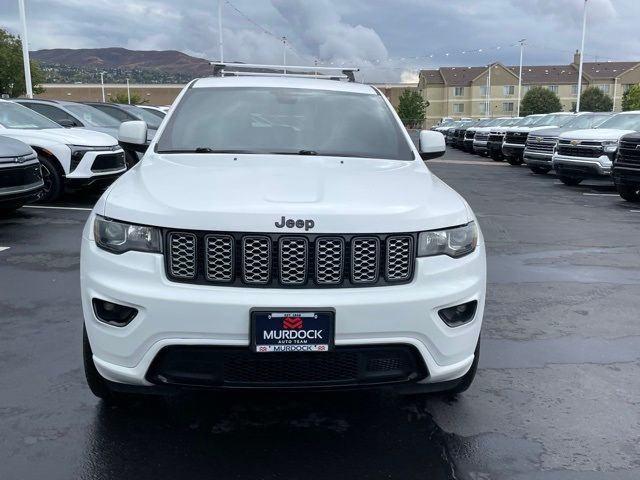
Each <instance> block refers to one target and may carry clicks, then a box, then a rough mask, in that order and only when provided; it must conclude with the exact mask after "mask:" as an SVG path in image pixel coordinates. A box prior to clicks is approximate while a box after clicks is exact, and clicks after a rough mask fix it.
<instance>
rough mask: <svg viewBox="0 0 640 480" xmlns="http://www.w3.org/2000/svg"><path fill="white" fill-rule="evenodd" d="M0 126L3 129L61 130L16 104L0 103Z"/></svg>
mask: <svg viewBox="0 0 640 480" xmlns="http://www.w3.org/2000/svg"><path fill="white" fill-rule="evenodd" d="M0 125H2V126H3V127H5V128H23V129H27V130H41V129H43V128H62V127H61V126H60V125H58V124H57V123H56V122H54V121H53V120H49V119H48V118H47V117H45V116H43V115H40V114H39V113H36V112H34V111H33V110H31V109H30V108H27V107H23V106H22V105H18V104H17V103H11V102H0Z"/></svg>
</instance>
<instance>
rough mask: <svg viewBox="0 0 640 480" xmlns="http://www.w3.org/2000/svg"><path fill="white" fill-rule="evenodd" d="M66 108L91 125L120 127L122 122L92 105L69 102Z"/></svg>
mask: <svg viewBox="0 0 640 480" xmlns="http://www.w3.org/2000/svg"><path fill="white" fill-rule="evenodd" d="M65 108H66V109H67V110H69V111H70V112H71V113H73V114H74V115H76V116H77V117H78V118H80V120H82V123H84V124H85V125H88V126H90V127H116V128H117V127H119V126H120V122H119V121H118V120H116V119H115V118H113V117H112V116H110V115H107V114H106V113H104V112H101V111H100V110H98V109H97V108H93V107H90V106H89V105H82V104H80V103H77V104H73V105H71V104H69V105H65Z"/></svg>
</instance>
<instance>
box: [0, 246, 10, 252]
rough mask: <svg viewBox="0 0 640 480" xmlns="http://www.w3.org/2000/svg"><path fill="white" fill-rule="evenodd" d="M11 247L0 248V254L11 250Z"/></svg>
mask: <svg viewBox="0 0 640 480" xmlns="http://www.w3.org/2000/svg"><path fill="white" fill-rule="evenodd" d="M10 248H11V247H0V252H4V251H5V250H9V249H10Z"/></svg>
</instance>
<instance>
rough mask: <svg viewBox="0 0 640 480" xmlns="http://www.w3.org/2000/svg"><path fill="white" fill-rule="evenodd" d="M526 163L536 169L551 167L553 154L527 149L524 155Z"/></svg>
mask: <svg viewBox="0 0 640 480" xmlns="http://www.w3.org/2000/svg"><path fill="white" fill-rule="evenodd" d="M522 158H523V160H524V163H526V164H527V165H530V166H534V167H551V161H552V160H553V153H540V152H531V151H529V150H527V149H526V148H525V150H524V154H523V157H522Z"/></svg>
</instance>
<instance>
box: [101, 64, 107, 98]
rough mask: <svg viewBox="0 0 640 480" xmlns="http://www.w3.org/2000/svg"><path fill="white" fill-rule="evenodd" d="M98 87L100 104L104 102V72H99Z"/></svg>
mask: <svg viewBox="0 0 640 480" xmlns="http://www.w3.org/2000/svg"><path fill="white" fill-rule="evenodd" d="M100 86H101V87H102V103H104V102H106V99H105V98H104V72H100Z"/></svg>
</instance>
